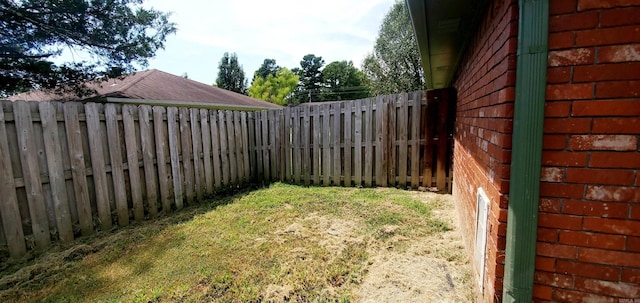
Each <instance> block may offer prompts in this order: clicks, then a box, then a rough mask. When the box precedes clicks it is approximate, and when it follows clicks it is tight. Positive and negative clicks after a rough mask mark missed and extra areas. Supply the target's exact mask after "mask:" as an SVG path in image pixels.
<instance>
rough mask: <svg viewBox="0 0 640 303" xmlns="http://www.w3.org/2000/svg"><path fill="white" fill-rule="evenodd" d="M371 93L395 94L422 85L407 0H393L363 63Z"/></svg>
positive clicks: (418, 58)
mask: <svg viewBox="0 0 640 303" xmlns="http://www.w3.org/2000/svg"><path fill="white" fill-rule="evenodd" d="M362 69H363V71H364V73H365V74H366V76H367V77H368V78H369V79H370V80H371V93H372V94H373V95H386V94H396V93H401V92H410V91H415V90H421V89H423V88H424V74H423V70H422V65H421V63H420V53H419V51H418V44H417V42H416V38H415V35H414V33H413V27H412V25H411V20H410V18H409V12H408V10H407V6H406V3H405V2H404V1H398V2H396V3H395V4H394V5H393V7H392V8H391V11H389V13H387V15H386V16H385V18H384V21H383V22H382V26H381V28H380V32H379V33H378V38H377V39H376V44H375V46H374V50H373V53H371V54H368V55H367V56H366V57H365V59H364V63H363V65H362Z"/></svg>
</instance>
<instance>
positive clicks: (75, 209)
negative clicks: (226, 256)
mask: <svg viewBox="0 0 640 303" xmlns="http://www.w3.org/2000/svg"><path fill="white" fill-rule="evenodd" d="M429 94H431V95H429ZM438 96H440V97H438ZM443 96H444V97H446V94H441V95H434V93H433V92H416V93H410V94H400V95H393V96H382V97H377V98H373V99H365V100H355V101H346V102H335V103H322V104H308V105H307V104H306V105H301V106H298V107H291V108H283V109H275V110H264V111H260V112H239V111H220V110H207V109H195V108H176V107H163V106H153V107H152V106H148V105H140V106H135V105H118V104H97V103H78V102H65V103H60V102H29V103H27V102H21V101H18V102H14V103H11V102H8V101H0V106H1V109H2V110H1V111H0V221H1V223H0V247H3V246H4V247H7V248H8V250H9V253H10V255H11V256H13V257H19V256H22V255H24V254H25V253H26V251H27V250H28V249H32V248H43V247H46V246H47V245H48V244H49V243H50V241H52V240H61V241H63V242H66V241H71V240H73V239H74V238H75V237H76V236H78V235H88V234H91V233H93V232H94V231H95V230H97V229H100V230H109V229H111V228H112V227H113V226H114V224H115V225H118V226H126V225H128V224H129V222H130V220H135V221H140V220H145V219H148V218H154V217H156V216H157V215H158V214H159V213H161V212H164V213H166V212H170V211H172V210H175V209H181V208H182V207H184V205H185V204H187V205H188V204H193V203H195V202H196V201H199V200H201V199H202V198H203V197H205V196H207V195H210V194H212V193H214V192H216V191H217V190H219V189H221V188H228V187H240V186H242V185H243V184H246V183H249V182H264V183H268V182H272V181H278V180H279V181H284V182H293V183H299V184H314V185H324V186H327V185H340V186H374V185H375V186H397V187H402V188H405V187H413V188H417V187H419V186H424V187H432V186H437V187H438V189H440V190H446V189H447V188H449V187H450V184H451V177H450V174H449V167H450V165H449V158H450V156H449V155H450V153H449V152H448V149H449V148H450V145H449V144H448V140H447V138H448V136H447V128H446V127H445V125H446V124H447V123H446V122H447V121H446V120H447V107H446V105H447V102H446V98H444V97H443ZM436 99H439V100H436Z"/></svg>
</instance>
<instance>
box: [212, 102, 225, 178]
mask: <svg viewBox="0 0 640 303" xmlns="http://www.w3.org/2000/svg"><path fill="white" fill-rule="evenodd" d="M219 117H220V116H219V113H218V111H217V110H212V111H211V112H210V113H209V120H210V121H211V122H210V123H209V125H210V126H211V154H212V155H211V156H212V160H213V161H212V165H213V176H214V179H213V180H214V186H215V188H220V187H222V184H223V182H224V179H223V178H222V160H221V158H220V127H219V125H220V123H219V120H220V119H219Z"/></svg>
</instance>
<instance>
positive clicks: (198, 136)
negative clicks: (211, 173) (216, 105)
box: [189, 108, 206, 201]
mask: <svg viewBox="0 0 640 303" xmlns="http://www.w3.org/2000/svg"><path fill="white" fill-rule="evenodd" d="M189 114H190V117H189V121H190V122H191V144H193V146H192V149H191V150H192V154H193V175H194V176H195V182H194V183H195V188H194V190H195V192H196V200H197V201H201V200H202V197H203V196H204V191H205V190H206V181H205V179H204V164H203V163H202V162H203V159H202V158H201V157H200V155H201V154H202V132H201V131H200V119H199V118H200V110H199V109H197V108H190V109H189Z"/></svg>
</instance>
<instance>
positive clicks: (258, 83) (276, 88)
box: [249, 67, 299, 105]
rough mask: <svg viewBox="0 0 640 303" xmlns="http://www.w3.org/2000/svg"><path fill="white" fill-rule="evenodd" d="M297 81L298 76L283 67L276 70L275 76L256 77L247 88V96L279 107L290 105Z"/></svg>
mask: <svg viewBox="0 0 640 303" xmlns="http://www.w3.org/2000/svg"><path fill="white" fill-rule="evenodd" d="M298 81H299V77H298V75H295V74H294V73H292V72H291V71H290V70H289V69H287V68H284V67H283V68H280V69H278V71H277V72H276V74H275V76H274V75H272V74H268V75H267V77H266V78H263V77H259V76H257V75H256V77H255V78H254V80H253V83H252V84H251V86H250V87H249V96H251V97H253V98H256V99H260V100H264V101H268V102H271V103H275V104H279V105H285V104H290V103H291V102H292V97H293V92H294V91H295V89H296V87H297V86H298Z"/></svg>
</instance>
